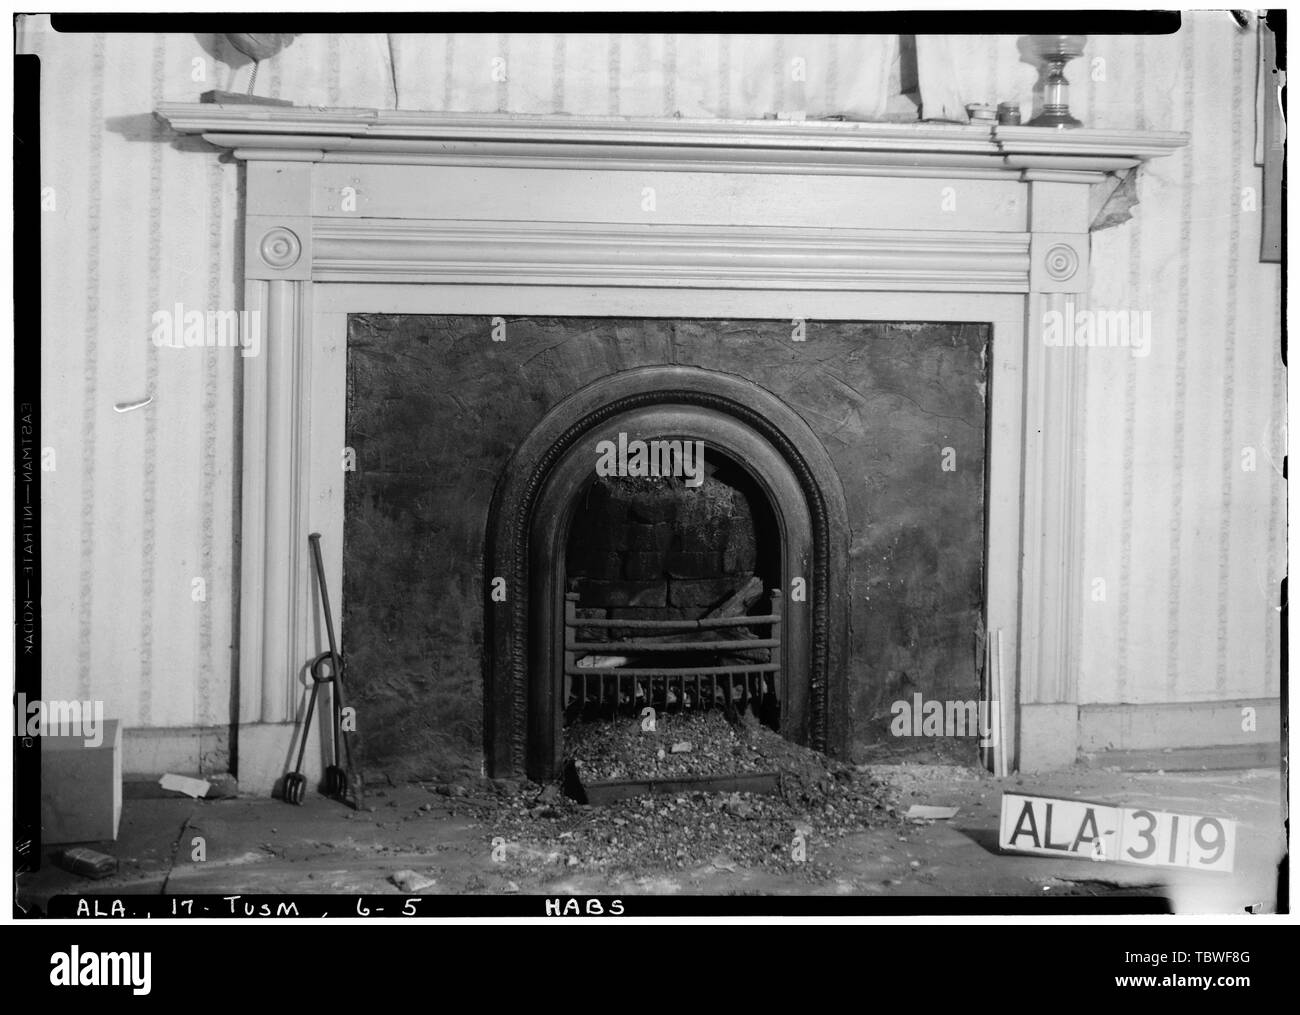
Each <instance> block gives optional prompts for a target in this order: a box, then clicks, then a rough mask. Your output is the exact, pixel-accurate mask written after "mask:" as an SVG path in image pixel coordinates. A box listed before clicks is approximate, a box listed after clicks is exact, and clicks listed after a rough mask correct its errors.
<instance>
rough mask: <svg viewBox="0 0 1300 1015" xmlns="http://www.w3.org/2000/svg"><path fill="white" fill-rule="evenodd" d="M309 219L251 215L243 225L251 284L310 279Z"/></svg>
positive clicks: (245, 260) (247, 269) (246, 275)
mask: <svg viewBox="0 0 1300 1015" xmlns="http://www.w3.org/2000/svg"><path fill="white" fill-rule="evenodd" d="M311 236H312V228H311V217H310V216H306V215H303V216H296V215H275V216H272V215H249V216H247V218H246V221H245V224H244V275H245V278H246V279H248V280H252V279H263V280H266V281H272V280H277V279H278V280H281V281H287V282H306V281H309V280H310V279H311V266H312V256H311V254H312V249H311V248H312V242H311Z"/></svg>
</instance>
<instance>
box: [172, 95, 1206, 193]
mask: <svg viewBox="0 0 1300 1015" xmlns="http://www.w3.org/2000/svg"><path fill="white" fill-rule="evenodd" d="M158 113H159V115H160V116H162V117H163V118H164V119H165V120H166V121H167V122H168V123H169V124H170V125H171V127H172V129H173V130H175V131H178V132H179V133H182V134H201V135H202V136H203V137H204V139H205V140H207V141H209V142H210V143H212V144H214V145H218V146H219V147H222V148H230V149H233V150H234V151H235V155H236V157H238V158H241V159H249V160H252V159H271V160H281V161H289V160H293V161H305V162H376V161H389V160H392V161H400V162H407V163H409V162H419V163H422V164H428V165H504V164H518V165H523V164H527V165H533V166H542V165H546V166H551V167H553V168H574V167H578V168H590V167H591V166H592V165H593V164H598V165H600V166H602V167H606V168H617V169H631V170H635V169H671V168H678V169H691V170H697V171H699V170H702V171H706V172H733V171H738V170H743V171H746V172H767V173H834V174H850V175H852V174H858V173H862V174H868V175H886V176H890V175H892V176H934V175H942V176H955V177H968V178H969V177H981V176H984V177H994V178H1005V177H1011V178H1016V179H1047V178H1055V179H1076V180H1078V181H1079V182H1092V181H1094V180H1095V179H1096V178H1097V175H1098V174H1102V173H1107V172H1112V171H1114V170H1119V169H1128V168H1131V167H1133V166H1136V165H1138V164H1140V163H1141V162H1143V161H1145V160H1147V159H1151V158H1155V157H1158V156H1160V155H1167V154H1168V153H1169V152H1171V151H1173V150H1174V149H1176V148H1179V147H1181V146H1182V145H1185V144H1186V143H1187V135H1186V134H1181V133H1177V132H1173V131H1136V130H1089V129H1082V130H1044V129H1041V128H1037V127H1020V126H1014V127H1013V126H1004V125H1000V124H992V125H989V126H980V125H976V124H970V125H966V124H940V123H915V124H912V123H857V122H847V121H826V120H799V121H795V120H779V121H778V120H686V119H662V118H659V119H652V118H636V117H585V116H584V117H574V116H562V117H560V116H540V115H518V114H493V115H483V114H468V113H464V114H458V113H425V112H412V111H407V110H395V109H323V108H309V107H296V106H295V107H274V106H216V105H203V104H195V103H165V104H163V105H161V106H160V107H159V108H158Z"/></svg>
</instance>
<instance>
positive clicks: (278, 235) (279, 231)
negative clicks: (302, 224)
mask: <svg viewBox="0 0 1300 1015" xmlns="http://www.w3.org/2000/svg"><path fill="white" fill-rule="evenodd" d="M257 250H258V253H259V254H261V255H262V263H263V264H265V265H266V266H267V267H269V268H281V269H283V268H291V267H292V266H293V265H295V264H297V263H298V259H299V258H300V257H302V240H300V239H298V234H297V233H295V232H294V231H293V230H292V229H288V228H286V227H285V226H274V227H272V228H270V229H268V230H267V231H266V232H265V233H263V234H262V240H261V242H260V243H259V244H258V246H257Z"/></svg>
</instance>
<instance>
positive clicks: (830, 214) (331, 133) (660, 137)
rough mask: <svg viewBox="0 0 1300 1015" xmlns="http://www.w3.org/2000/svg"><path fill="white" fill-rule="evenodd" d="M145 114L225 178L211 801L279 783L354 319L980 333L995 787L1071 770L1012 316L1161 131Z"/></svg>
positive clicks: (1054, 539)
mask: <svg viewBox="0 0 1300 1015" xmlns="http://www.w3.org/2000/svg"><path fill="white" fill-rule="evenodd" d="M158 115H159V116H160V117H161V118H162V119H164V120H165V121H166V122H167V123H168V124H169V125H170V126H171V128H172V129H173V130H174V131H176V132H178V133H180V134H191V135H201V136H202V137H203V138H204V139H205V140H207V141H208V142H210V143H211V144H213V145H216V146H218V147H220V148H225V149H229V150H230V151H231V152H233V155H234V157H235V158H237V159H241V160H243V161H244V162H246V164H247V177H246V189H245V208H244V213H245V214H244V223H243V225H244V258H243V271H244V277H245V300H246V308H247V309H249V310H253V309H257V310H261V311H262V313H261V323H262V328H263V334H262V336H261V347H260V348H261V353H260V355H258V356H251V357H248V358H246V359H245V360H244V369H245V375H244V391H243V412H244V430H243V485H242V498H243V504H242V530H241V586H240V594H241V609H240V642H239V646H240V650H239V672H238V682H239V716H238V720H239V729H238V746H237V751H238V768H239V771H238V773H237V774H238V776H239V780H240V786H241V789H244V790H246V791H252V792H259V791H268V790H269V789H270V788H271V786H272V784H273V783H274V782H275V780H276V779H278V778H279V777H280V776H281V775H282V774H283V772H284V771H285V767H286V760H285V759H286V757H287V756H288V754H287V750H286V744H287V743H289V741H290V736H291V734H289V733H288V732H287V731H286V729H285V724H287V723H290V722H291V721H292V720H293V718H294V717H295V716H296V715H297V714H298V709H299V708H300V705H301V701H302V696H303V693H304V687H303V683H302V679H303V667H304V665H305V664H306V662H307V661H308V660H309V659H311V658H312V657H313V656H314V655H315V654H316V653H317V652H318V651H320V649H321V639H322V637H323V636H322V633H321V630H320V621H319V605H318V600H317V598H316V595H315V591H314V587H313V584H312V578H311V571H310V561H309V559H308V555H307V549H308V547H307V538H306V537H307V534H308V532H310V531H313V530H319V531H321V532H322V533H324V535H325V544H326V548H327V551H326V552H327V561H328V570H329V572H330V578H329V580H330V582H331V584H332V587H333V588H334V589H336V590H337V589H340V588H341V567H342V564H341V561H340V554H339V549H340V547H341V543H342V532H343V517H342V514H343V497H342V481H343V479H342V477H343V473H342V470H341V469H340V465H339V455H340V449H341V448H342V446H343V443H344V439H343V433H344V419H343V415H344V404H343V399H342V395H343V375H344V370H345V363H346V359H345V356H346V317H347V314H348V313H359V312H379V311H390V312H401V313H440V314H462V313H464V314H488V315H495V314H517V315H526V314H539V315H540V314H545V315H552V314H575V315H576V314H582V315H618V316H637V315H641V316H682V317H712V316H717V317H721V316H727V317H753V318H765V319H772V318H805V319H814V320H815V319H818V318H821V319H832V318H834V319H848V320H878V321H908V320H913V321H945V320H947V321H978V322H987V323H989V324H991V325H992V328H993V341H992V362H991V364H990V370H989V388H988V398H989V413H990V420H989V426H990V429H989V435H990V443H989V450H988V481H989V500H988V537H987V538H988V545H987V548H986V551H987V556H986V561H987V579H986V581H987V587H986V603H987V622H988V627H989V629H990V630H994V631H996V630H1000V631H1001V632H1002V642H1003V646H1004V660H1003V663H1004V672H1005V678H1006V681H1007V684H1006V686H1007V688H1008V695H1007V696H1008V698H1010V699H1011V700H1012V701H1013V702H1014V705H1015V708H1014V709H1009V710H1008V723H1009V729H1008V740H1009V743H1008V749H1009V751H1010V756H1011V758H1012V759H1013V760H1014V761H1015V762H1016V763H1017V764H1018V765H1019V767H1020V768H1021V769H1024V770H1033V769H1036V768H1047V767H1053V766H1056V765H1064V764H1070V763H1072V762H1073V761H1074V758H1075V751H1076V742H1077V732H1076V727H1077V707H1076V702H1077V692H1076V683H1077V681H1076V668H1077V663H1078V658H1079V644H1078V642H1079V637H1080V627H1079V608H1080V605H1081V597H1082V593H1083V591H1084V587H1083V584H1084V583H1083V576H1082V575H1081V574H1080V572H1079V546H1078V541H1077V539H1078V537H1077V533H1078V530H1079V527H1078V525H1077V524H1076V518H1075V511H1076V505H1077V504H1078V503H1079V499H1080V490H1079V477H1078V475H1077V473H1076V470H1075V462H1076V461H1077V455H1076V449H1077V447H1078V441H1079V439H1080V433H1081V427H1080V423H1081V420H1080V412H1081V406H1080V402H1079V397H1078V372H1077V371H1076V369H1075V363H1076V357H1077V352H1076V351H1074V350H1071V349H1060V348H1049V347H1046V346H1044V344H1043V342H1042V341H1041V339H1040V335H1041V328H1040V324H1039V322H1041V321H1042V320H1043V314H1044V313H1045V312H1046V311H1048V310H1051V309H1062V308H1063V306H1064V304H1065V302H1066V301H1067V300H1068V301H1070V302H1072V303H1073V304H1074V305H1075V307H1076V308H1077V309H1081V308H1082V306H1083V304H1084V302H1085V300H1086V293H1087V289H1088V270H1089V256H1090V249H1089V232H1088V230H1089V224H1090V220H1091V216H1090V210H1089V209H1090V196H1091V195H1090V191H1091V189H1092V188H1093V186H1094V185H1097V184H1101V183H1102V182H1103V181H1104V180H1105V179H1106V174H1108V173H1112V172H1115V171H1120V170H1125V169H1129V168H1132V167H1134V166H1138V165H1140V164H1141V163H1142V162H1144V161H1146V160H1148V159H1151V158H1155V157H1158V156H1161V155H1165V154H1168V153H1169V152H1171V151H1173V150H1174V149H1176V148H1178V147H1179V146H1181V145H1184V144H1186V143H1187V136H1186V135H1185V134H1179V133H1172V132H1148V131H1112V130H1090V129H1078V130H1073V131H1065V130H1051V129H1040V128H1033V127H1005V126H996V125H994V126H989V127H981V126H975V125H970V126H964V125H947V124H945V125H937V124H871V123H849V122H822V121H804V122H788V121H767V120H764V121H725V120H724V121H696V120H682V119H629V118H612V117H611V118H587V117H582V118H580V117H567V116H564V117H559V116H556V117H544V116H516V115H506V114H501V115H486V116H485V115H457V114H450V113H420V112H409V111H394V110H373V109H323V108H305V107H261V106H252V105H247V106H245V105H239V106H219V105H201V104H180V103H173V104H165V105H163V106H161V107H160V108H159V110H158ZM331 551H332V552H331ZM338 600H339V594H338V592H337V591H336V592H335V596H334V604H335V609H336V610H337V609H338ZM338 619H339V618H337V617H336V623H337V622H338ZM343 637H344V639H345V640H346V632H345V633H344V635H343Z"/></svg>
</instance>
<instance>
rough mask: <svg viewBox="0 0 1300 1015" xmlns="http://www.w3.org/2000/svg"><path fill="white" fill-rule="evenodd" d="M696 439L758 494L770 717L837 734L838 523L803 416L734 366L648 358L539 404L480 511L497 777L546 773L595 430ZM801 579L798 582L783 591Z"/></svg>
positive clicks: (840, 666) (840, 634) (558, 715)
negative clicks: (765, 535) (573, 534)
mask: <svg viewBox="0 0 1300 1015" xmlns="http://www.w3.org/2000/svg"><path fill="white" fill-rule="evenodd" d="M620 433H624V434H626V435H627V438H628V439H629V440H634V439H641V440H653V439H689V440H702V441H703V442H704V443H705V446H706V447H707V448H713V449H715V450H717V451H721V452H722V453H724V454H725V455H727V456H728V457H730V458H731V459H732V460H734V461H736V462H737V463H739V464H740V465H741V466H742V467H743V468H744V469H745V470H746V471H747V472H748V473H749V475H750V476H751V478H752V479H753V480H754V482H755V484H756V485H757V486H758V487H759V489H761V490H762V491H763V492H764V494H765V495H766V497H767V500H768V502H769V505H770V507H771V509H772V512H773V515H774V516H775V518H776V527H777V531H778V533H779V535H780V541H781V547H780V551H779V559H780V562H781V572H782V586H781V587H782V589H783V591H784V592H785V593H786V607H785V611H786V612H785V619H784V632H783V636H782V639H781V641H782V644H781V650H780V660H779V661H780V663H781V666H782V686H783V688H784V694H785V702H784V705H783V713H782V720H781V732H782V733H783V735H785V736H787V737H789V738H790V739H792V740H794V741H796V742H799V743H806V744H809V745H810V746H813V747H816V748H818V749H821V750H828V751H831V752H836V751H839V750H842V749H843V747H844V745H845V741H846V737H847V718H848V717H847V692H846V674H845V671H844V667H845V661H846V658H847V656H846V652H847V643H848V610H849V596H850V590H849V589H848V588H847V581H848V570H847V553H848V524H847V511H846V507H845V502H844V492H843V489H842V487H841V485H840V479H839V476H838V475H837V473H836V472H835V469H834V467H833V466H832V464H831V461H830V458H829V456H828V455H827V454H826V451H825V449H824V448H823V447H822V445H821V442H820V441H819V440H818V439H817V437H816V436H815V434H814V433H813V431H812V430H811V429H810V428H809V426H808V425H807V424H806V423H805V422H804V420H803V419H802V418H801V417H800V416H799V415H798V414H797V413H796V412H795V411H794V410H793V409H792V408H791V407H790V406H788V405H787V404H786V403H784V402H783V401H782V400H781V399H779V398H777V397H776V396H775V395H773V394H772V393H771V392H769V391H767V390H765V389H764V388H761V387H760V386H758V385H757V384H754V383H752V382H750V381H748V380H746V379H744V378H742V377H737V376H735V375H732V374H726V373H720V372H717V371H709V370H702V369H698V368H694V367H678V366H665V367H645V368H640V369H636V370H629V371H625V372H622V373H618V374H614V375H612V376H610V377H607V378H604V379H602V380H600V381H597V382H595V383H593V384H590V385H588V386H587V387H585V388H582V389H581V390H579V391H577V392H575V393H574V394H573V395H571V396H569V397H568V398H567V399H565V400H564V401H563V402H561V403H559V404H558V405H557V406H555V408H554V409H552V410H551V411H550V412H549V413H548V414H547V415H546V416H545V417H544V418H543V419H542V421H541V422H540V423H539V424H538V425H537V426H536V427H535V428H534V429H533V431H532V432H531V433H530V434H529V435H528V437H527V438H525V440H524V441H523V443H522V444H520V446H519V447H518V449H517V450H516V451H515V453H514V455H513V456H512V457H511V459H510V461H509V463H508V464H507V466H506V468H505V470H504V472H503V474H502V477H501V479H500V481H499V483H498V485H497V488H496V492H495V495H494V497H493V502H492V510H491V514H490V517H489V519H488V545H487V548H486V555H485V564H486V577H487V580H488V582H489V584H491V582H492V580H493V579H494V578H497V577H504V578H505V579H506V589H507V595H506V599H505V601H503V602H497V601H493V600H492V598H491V597H490V596H488V597H487V598H488V605H487V631H486V643H485V649H486V651H485V657H484V671H485V672H484V678H485V688H484V708H485V716H484V739H485V744H484V748H485V754H486V758H487V764H488V768H489V771H490V773H491V774H492V775H495V776H504V775H521V774H526V775H528V776H529V777H530V778H533V779H538V780H543V779H551V778H554V777H556V776H557V775H558V774H559V766H560V746H561V736H560V730H561V725H562V708H563V701H562V693H561V690H562V686H563V681H562V677H561V673H562V670H563V663H562V658H563V641H562V639H563V596H564V592H565V588H564V563H563V562H564V558H565V547H566V544H567V540H568V537H569V528H570V523H571V521H572V518H573V515H574V511H575V507H576V504H577V501H578V496H579V494H580V492H581V491H582V490H583V489H584V488H585V486H586V485H587V483H588V482H589V480H590V478H591V476H592V473H593V471H594V469H595V464H596V461H597V457H598V453H597V450H596V446H597V444H598V443H599V442H600V441H602V440H617V438H618V435H619V434H620ZM795 578H803V579H804V582H805V584H806V596H805V598H804V599H803V600H802V601H800V600H798V599H794V598H792V597H791V596H790V595H789V592H790V589H791V586H792V582H793V581H794V579H795Z"/></svg>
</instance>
